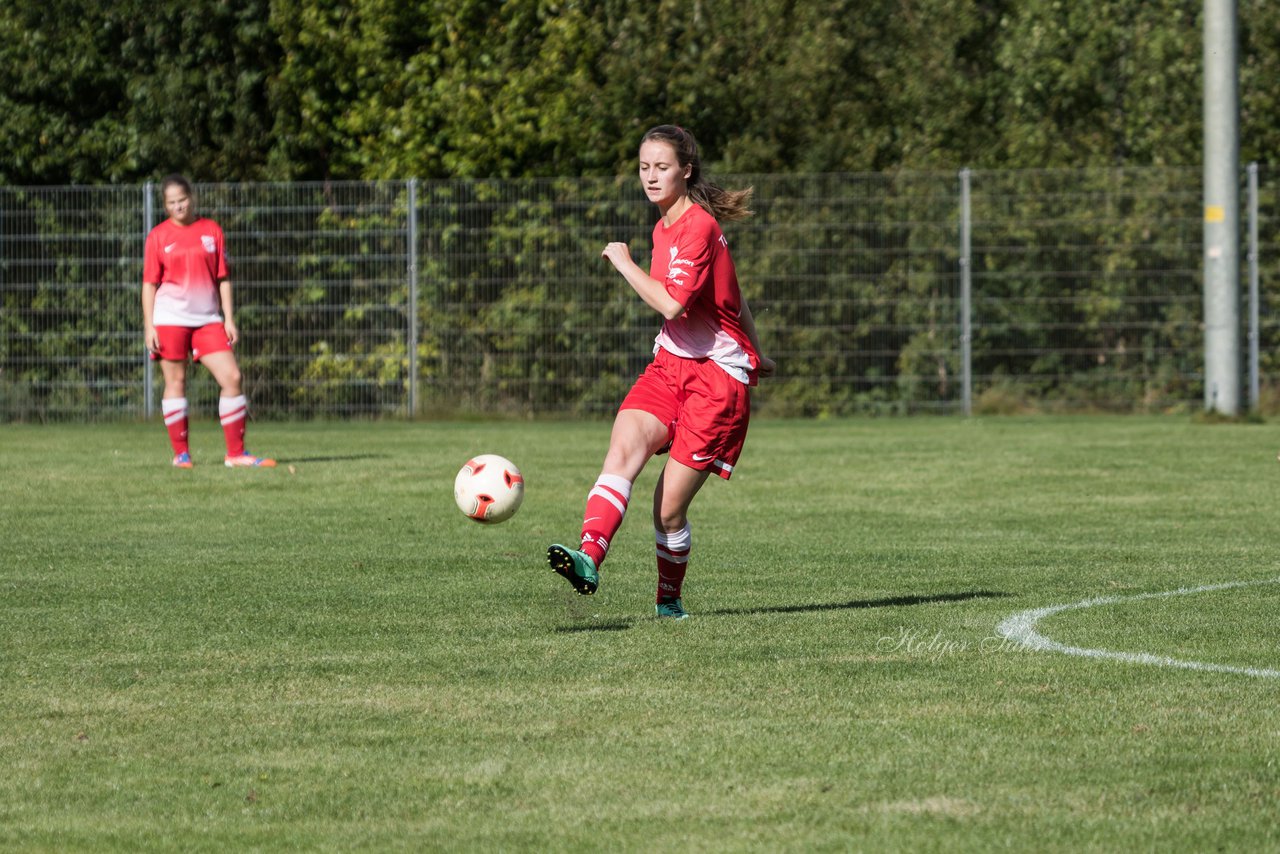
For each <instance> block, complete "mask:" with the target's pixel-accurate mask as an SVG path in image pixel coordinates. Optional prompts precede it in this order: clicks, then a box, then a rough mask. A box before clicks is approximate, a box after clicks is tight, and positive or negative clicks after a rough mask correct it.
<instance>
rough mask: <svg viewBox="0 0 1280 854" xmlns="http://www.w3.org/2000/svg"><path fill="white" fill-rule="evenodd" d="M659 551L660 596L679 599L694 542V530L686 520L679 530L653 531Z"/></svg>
mask: <svg viewBox="0 0 1280 854" xmlns="http://www.w3.org/2000/svg"><path fill="white" fill-rule="evenodd" d="M653 534H654V539H655V540H656V541H657V551H658V596H657V601H658V602H661V601H662V600H663V599H679V598H680V588H681V587H682V586H683V585H684V573H685V570H686V569H688V567H689V552H690V550H691V546H692V544H693V532H692V530H690V528H689V523H688V522H686V523H685V525H684V527H683V528H681V529H680V530H679V531H675V532H672V533H667V532H666V531H657V530H655V531H654V532H653Z"/></svg>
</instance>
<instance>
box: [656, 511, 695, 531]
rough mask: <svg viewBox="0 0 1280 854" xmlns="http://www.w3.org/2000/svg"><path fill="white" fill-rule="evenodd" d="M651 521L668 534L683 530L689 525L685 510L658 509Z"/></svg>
mask: <svg viewBox="0 0 1280 854" xmlns="http://www.w3.org/2000/svg"><path fill="white" fill-rule="evenodd" d="M655 516H656V518H655V519H654V520H653V521H654V524H655V525H656V526H657V527H658V528H661V529H662V530H663V531H665V532H667V533H668V534H670V533H673V532H675V531H680V530H683V529H684V526H685V525H687V524H688V523H689V517H688V516H687V515H685V508H683V507H678V508H671V507H659V508H658V512H657V513H656V514H655Z"/></svg>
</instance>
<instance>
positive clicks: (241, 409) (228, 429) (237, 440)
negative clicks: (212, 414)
mask: <svg viewBox="0 0 1280 854" xmlns="http://www.w3.org/2000/svg"><path fill="white" fill-rule="evenodd" d="M248 408H249V401H248V399H247V398H245V396H244V395H243V394H242V395H240V396H239V397H222V398H219V399H218V414H219V415H220V416H222V433H223V435H225V436H226V437H227V456H228V457H242V456H244V417H245V413H246V411H247V410H248Z"/></svg>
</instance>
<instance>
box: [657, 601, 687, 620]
mask: <svg viewBox="0 0 1280 854" xmlns="http://www.w3.org/2000/svg"><path fill="white" fill-rule="evenodd" d="M653 609H654V610H655V611H657V613H658V616H659V617H666V618H667V619H671V620H687V619H689V612H688V611H686V610H685V609H684V603H683V602H681V601H680V600H679V599H678V598H677V599H660V600H659V601H658V604H657V605H654V606H653Z"/></svg>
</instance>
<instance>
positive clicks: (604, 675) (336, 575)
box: [0, 417, 1280, 851]
mask: <svg viewBox="0 0 1280 854" xmlns="http://www.w3.org/2000/svg"><path fill="white" fill-rule="evenodd" d="M250 430H251V436H250V439H251V447H253V448H254V450H255V451H256V452H258V453H267V454H271V455H274V456H275V457H276V458H277V459H279V460H280V461H281V466H280V467H279V468H277V469H276V470H274V471H228V470H226V469H224V468H222V467H221V465H219V462H220V444H219V443H220V441H221V437H220V435H219V433H218V432H217V428H216V424H203V423H201V422H199V421H198V420H197V421H196V422H194V423H193V448H194V451H195V453H194V456H195V459H196V463H197V467H196V468H195V469H194V470H193V471H190V472H180V471H175V470H173V469H172V468H170V467H169V466H168V451H167V447H166V442H165V437H164V434H163V431H162V430H161V429H160V428H159V426H158V425H103V426H51V427H34V426H24V425H16V426H15V425H10V426H5V427H0V446H2V447H3V449H4V452H3V453H0V482H2V483H3V488H2V489H0V496H2V497H0V501H2V502H3V506H2V508H0V509H2V510H3V514H2V518H3V528H4V530H3V534H4V536H3V537H0V591H2V594H3V595H0V680H2V682H0V684H3V685H4V690H3V692H0V754H2V755H4V756H5V757H6V763H7V765H8V767H9V769H10V773H9V774H7V775H5V777H4V779H3V781H0V845H2V846H4V847H7V848H13V849H19V848H20V849H24V850H31V849H36V850H39V849H45V850H52V849H57V850H69V849H70V850H75V849H80V850H85V849H92V850H113V849H114V850H136V849H137V848H139V847H146V848H154V849H184V850H206V849H208V850H213V849H222V848H226V847H228V846H232V847H239V848H246V847H264V848H282V847H295V848H362V847H363V848H376V849H386V848H415V849H420V848H448V849H462V848H502V849H513V848H514V849H521V848H540V849H547V848H554V849H565V850H575V849H577V850H593V849H594V850H598V849H602V848H609V849H617V850H651V849H652V848H655V847H675V846H681V845H687V846H694V847H698V848H702V849H715V850H779V849H790V850H796V849H806V850H807V849H815V848H817V849H822V848H829V849H830V848H836V849H841V850H846V849H865V850H872V849H874V850H943V849H946V850H956V849H960V850H963V849H970V850H993V849H995V850H999V849H1005V848H1026V847H1029V846H1034V847H1035V848H1037V849H1038V850H1062V851H1066V850H1079V849H1081V848H1084V849H1090V848H1092V849H1105V850H1114V849H1117V848H1133V847H1143V848H1151V847H1157V848H1171V847H1178V848H1188V847H1189V848H1207V847H1220V848H1224V849H1237V850H1244V849H1251V850H1252V849H1257V848H1259V847H1264V848H1265V847H1274V846H1275V845H1276V843H1277V841H1278V840H1277V831H1276V829H1275V828H1274V827H1273V826H1272V824H1271V823H1270V822H1268V821H1267V820H1266V819H1265V809H1263V807H1264V806H1265V805H1266V804H1268V803H1270V802H1272V801H1273V800H1274V796H1275V792H1277V791H1280V777H1277V772H1276V771H1275V768H1277V767H1280V764H1278V763H1277V762H1276V759H1277V757H1276V743H1275V738H1274V737H1273V735H1272V734H1274V733H1275V732H1278V731H1280V727H1278V726H1277V724H1278V723H1280V721H1278V720H1277V718H1278V714H1277V706H1276V704H1275V703H1274V698H1273V694H1274V690H1275V685H1274V683H1270V684H1268V681H1267V680H1250V679H1247V678H1241V677H1239V676H1232V675H1229V674H1209V673H1194V672H1187V671H1172V670H1167V669H1161V668H1151V667H1141V666H1138V665H1128V664H1124V663H1118V662H1106V661H1092V660H1083V659H1077V658H1071V657H1068V656H1061V655H1054V654H1050V653H1035V652H1027V651H1025V650H1019V649H1015V648H1013V647H1012V646H1011V645H1009V644H1002V643H1001V642H1000V639H999V638H998V637H996V635H995V626H996V625H997V624H998V623H999V622H1000V620H1002V619H1004V618H1005V617H1007V616H1008V615H1010V614H1012V613H1016V612H1018V611H1022V610H1026V609H1031V608H1036V607H1043V606H1045V605H1048V604H1054V603H1066V602H1074V601H1081V600H1084V599H1088V598H1092V597H1098V596H1126V595H1134V594H1141V593H1148V592H1157V591H1162V590H1170V589H1176V588H1180V587H1193V586H1197V585H1204V584H1213V583H1221V582H1228V581H1248V580H1261V579H1267V578H1274V577H1276V576H1277V574H1280V571H1278V570H1277V567H1276V561H1275V560H1274V557H1273V552H1274V549H1273V546H1272V542H1271V540H1272V535H1271V518H1272V515H1273V510H1274V507H1275V506H1276V498H1277V497H1278V496H1277V494H1276V493H1277V486H1278V484H1280V480H1278V479H1280V466H1278V465H1277V464H1276V462H1275V452H1276V450H1277V448H1280V431H1277V430H1276V429H1275V428H1273V427H1271V426H1270V425H1200V424H1194V423H1191V422H1189V421H1186V420H1180V419H1161V418H1105V417H1102V418H1063V419H1054V418H1043V419H1038V418H1037V419H975V420H970V421H963V420H959V419H931V418H921V419H911V420H867V421H861V420H853V421H770V420H764V419H761V420H759V421H758V422H757V423H756V424H755V425H753V427H752V434H751V437H750V439H749V441H748V445H747V450H746V453H745V454H744V456H743V459H742V461H741V464H740V465H739V467H738V469H737V471H736V472H735V475H734V478H733V480H732V481H731V482H730V483H727V484H726V483H719V482H714V483H710V484H708V486H707V487H706V488H705V489H704V491H703V494H702V495H700V496H699V499H698V501H697V502H696V504H695V507H694V512H693V514H692V521H693V530H694V554H693V559H692V563H691V568H690V574H689V581H688V583H687V587H686V595H685V601H686V604H687V605H688V607H689V608H690V610H691V612H692V613H693V619H691V620H689V621H686V622H685V623H684V624H677V625H672V624H668V623H661V622H658V621H657V620H655V619H654V618H653V617H652V598H653V584H654V568H653V555H652V549H653V544H652V530H651V524H650V521H649V512H648V503H649V497H648V496H649V495H650V493H651V492H652V488H653V483H654V478H655V477H656V473H657V470H656V467H655V468H654V469H653V470H651V471H647V472H646V473H645V474H644V475H643V476H642V478H641V480H640V482H639V483H638V484H637V487H636V491H635V497H634V498H633V502H632V510H631V513H630V515H629V516H628V519H627V521H626V524H625V525H624V527H623V530H622V531H621V532H620V534H619V536H618V538H617V540H616V542H615V546H614V551H613V553H612V555H611V557H610V559H609V561H608V563H607V564H606V565H605V570H604V572H605V574H604V579H603V584H602V588H601V592H600V593H599V594H597V595H596V596H594V597H578V596H576V595H575V594H573V593H572V592H571V591H570V590H569V588H568V586H567V585H566V584H564V582H563V580H561V579H559V578H558V577H556V576H555V575H553V574H552V573H551V572H550V571H549V570H548V569H547V568H546V565H545V559H544V551H545V548H546V545H547V544H548V543H549V542H553V541H563V540H564V539H566V538H571V537H572V536H573V535H574V533H575V532H576V531H577V528H578V525H579V523H580V518H581V510H582V505H583V501H584V499H585V495H586V491H587V489H588V488H589V486H590V483H591V482H592V481H593V480H594V477H595V475H596V474H597V472H598V468H599V463H600V459H601V458H602V456H603V453H604V448H605V444H606V443H607V439H608V426H607V424H603V423H586V424H566V423H529V422H492V423H467V424H461V423H423V424H401V423H389V424H368V423H361V424H273V423H258V424H254V425H251V428H250ZM482 452H492V453H501V454H503V455H504V456H508V457H510V458H511V459H513V460H515V461H516V462H517V463H518V464H519V465H520V467H521V470H522V472H523V473H524V475H525V477H526V481H527V484H528V491H527V496H526V500H525V503H524V506H523V507H522V509H521V511H520V513H519V514H518V515H517V516H516V517H515V518H514V519H513V520H511V521H510V522H507V523H504V524H502V525H498V526H492V527H484V526H480V525H476V524H474V523H471V522H469V521H467V520H466V519H464V518H463V517H462V516H461V515H460V514H459V513H458V512H457V510H456V509H455V508H454V507H453V500H452V495H451V489H452V481H453V476H454V474H455V473H456V471H457V468H458V467H459V466H460V465H461V464H462V463H463V462H464V461H465V460H466V459H467V458H468V457H469V456H471V455H473V454H476V453H482ZM290 467H292V470H290ZM1276 594H1277V591H1276V590H1273V589H1271V588H1268V587H1266V586H1262V585H1260V586H1258V587H1255V588H1247V589H1245V588H1241V589H1237V590H1231V591H1225V590H1224V591H1220V592H1217V593H1212V594H1206V595H1203V596H1196V597H1170V598H1168V599H1160V600H1147V601H1141V602H1132V603H1126V604H1123V605H1117V606H1115V607H1110V608H1103V609H1087V610H1082V611H1077V612H1071V613H1063V614H1058V615H1055V616H1054V617H1053V618H1051V619H1050V620H1049V621H1047V623H1046V625H1045V626H1044V627H1042V628H1044V629H1045V630H1046V631H1048V632H1050V634H1051V635H1052V636H1053V637H1054V638H1055V639H1056V640H1060V641H1062V642H1070V643H1071V644H1074V645H1089V646H1092V645H1099V646H1105V647H1116V648H1124V649H1135V650H1140V651H1143V652H1147V653H1151V654H1154V655H1169V656H1176V657H1187V658H1195V659H1197V660H1209V661H1220V662H1224V663H1228V664H1233V665H1238V666H1253V667H1275V666H1280V653H1278V652H1277V648H1278V646H1277V644H1276V640H1277V638H1276V630H1275V628H1274V625H1273V620H1272V619H1271V615H1273V614H1274V607H1273V605H1274V599H1275V596H1276Z"/></svg>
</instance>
